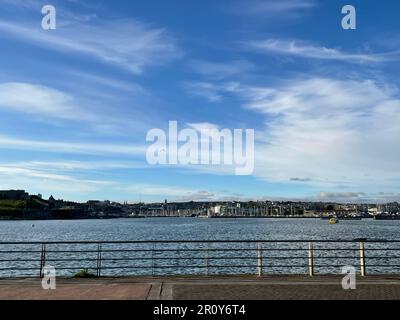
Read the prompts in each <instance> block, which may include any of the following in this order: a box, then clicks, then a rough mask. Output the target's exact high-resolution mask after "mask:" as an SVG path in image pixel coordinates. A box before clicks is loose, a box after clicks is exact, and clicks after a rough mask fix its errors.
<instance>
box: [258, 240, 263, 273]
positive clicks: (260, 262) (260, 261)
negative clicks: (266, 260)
mask: <svg viewBox="0 0 400 320" xmlns="http://www.w3.org/2000/svg"><path fill="white" fill-rule="evenodd" d="M257 258H258V259H257V260H258V263H257V267H258V268H257V269H258V270H257V271H258V272H257V273H258V276H259V277H261V276H262V275H263V247H262V243H261V242H260V243H258V250H257Z"/></svg>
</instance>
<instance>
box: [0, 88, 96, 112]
mask: <svg viewBox="0 0 400 320" xmlns="http://www.w3.org/2000/svg"><path fill="white" fill-rule="evenodd" d="M0 109H2V110H4V111H16V112H20V113H27V114H36V115H40V116H51V117H55V118H61V119H74V120H77V119H79V120H95V119H96V117H95V116H93V114H91V113H89V112H86V111H84V110H83V109H82V108H81V107H79V106H78V103H77V101H76V100H75V99H74V97H73V96H71V95H69V94H66V93H64V92H62V91H59V90H56V89H53V88H49V87H46V86H42V85H35V84H31V83H19V82H9V83H0Z"/></svg>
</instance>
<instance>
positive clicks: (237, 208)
mask: <svg viewBox="0 0 400 320" xmlns="http://www.w3.org/2000/svg"><path fill="white" fill-rule="evenodd" d="M332 216H336V217H340V218H347V219H362V218H374V219H377V220H379V219H382V220H391V219H393V220H394V219H396V220H397V219H400V204H399V203H398V202H392V203H380V204H371V203H368V204H367V203H363V204H361V203H354V204H351V203H334V202H296V201H247V202H241V201H213V202H211V201H207V202H194V201H190V202H168V201H167V200H165V201H164V202H163V203H128V202H123V203H119V202H112V201H107V200H105V201H101V200H89V201H87V202H85V203H77V202H71V201H66V200H62V199H57V200H56V199H55V198H54V197H53V196H50V198H49V199H44V198H43V197H42V195H41V194H38V195H30V194H29V193H27V192H26V191H24V190H3V191H2V190H0V219H2V220H18V219H20V220H24V219H26V220H29V219H32V220H34V219H111V218H145V217H200V218H230V217H234V218H246V217H259V218H263V217H265V218H268V217H275V218H326V217H332Z"/></svg>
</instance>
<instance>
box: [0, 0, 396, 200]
mask: <svg viewBox="0 0 400 320" xmlns="http://www.w3.org/2000/svg"><path fill="white" fill-rule="evenodd" d="M350 2H351V4H352V5H354V6H355V8H356V10H357V29H356V30H343V29H342V28H341V19H342V17H343V15H342V14H341V8H342V6H344V5H345V4H349V2H348V1H333V0H332V1H318V0H282V1H267V0H265V1H260V0H251V1H183V0H182V1H172V0H169V1H123V0H117V1H112V2H111V1H105V0H104V1H96V2H95V1H82V0H64V1H50V2H42V1H38V0H26V1H23V0H21V1H12V0H2V1H1V5H0V6H1V10H0V61H1V62H0V63H1V64H0V65H1V68H0V155H1V157H0V189H8V188H12V189H16V188H22V189H26V190H27V191H29V192H30V193H42V194H43V195H44V196H45V197H48V196H50V194H53V195H54V196H55V197H57V198H66V199H71V200H77V201H86V200H88V199H110V200H116V201H139V200H142V201H162V200H164V199H168V200H170V201H172V200H180V201H189V200H218V199H236V200H247V199H293V200H295V199H305V200H316V201H319V200H322V201H370V202H378V201H392V200H399V199H400V192H399V189H398V186H399V182H400V170H399V165H398V162H399V161H398V159H399V156H400V143H399V142H400V141H399V140H400V139H399V137H400V88H399V85H400V83H399V78H398V74H399V68H400V67H399V60H400V49H399V44H400V37H399V32H398V31H399V29H400V19H399V18H398V16H399V14H400V4H399V3H398V1H394V0H393V1H389V0H388V1H385V2H384V4H383V3H382V2H381V1H372V0H363V1H354V0H352V1H350ZM45 4H52V5H54V6H55V8H56V10H57V29H56V30H49V31H45V30H43V29H42V28H41V20H42V17H43V15H42V14H41V8H42V6H43V5H45ZM170 120H177V121H178V123H179V125H180V126H181V128H185V127H188V126H194V127H201V126H207V125H208V126H209V125H212V126H215V127H218V128H221V129H222V128H229V129H237V128H239V129H240V128H242V129H245V128H251V129H254V130H255V133H256V141H255V143H256V146H255V170H254V173H253V174H252V175H250V176H235V175H234V174H233V173H232V172H230V171H229V170H225V169H226V168H223V167H220V166H216V167H211V168H210V167H201V166H190V167H184V166H156V167H153V166H149V165H148V164H147V162H146V158H145V150H146V146H147V144H146V140H145V139H146V133H147V132H148V130H150V129H152V128H167V126H168V121H170Z"/></svg>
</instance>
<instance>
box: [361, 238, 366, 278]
mask: <svg viewBox="0 0 400 320" xmlns="http://www.w3.org/2000/svg"><path fill="white" fill-rule="evenodd" d="M360 271H361V276H362V277H364V276H365V275H366V274H367V273H366V266H365V246H364V241H360Z"/></svg>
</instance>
